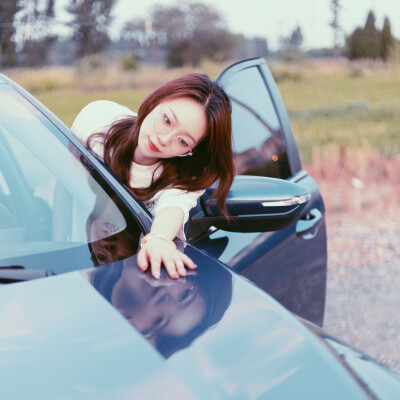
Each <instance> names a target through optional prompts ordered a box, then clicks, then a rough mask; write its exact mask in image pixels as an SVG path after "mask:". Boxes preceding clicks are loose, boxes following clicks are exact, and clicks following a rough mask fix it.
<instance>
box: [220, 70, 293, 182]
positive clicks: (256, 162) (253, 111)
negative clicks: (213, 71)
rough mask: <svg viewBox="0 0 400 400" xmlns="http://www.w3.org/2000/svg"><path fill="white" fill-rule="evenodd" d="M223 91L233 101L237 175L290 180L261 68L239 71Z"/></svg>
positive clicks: (276, 118) (227, 82)
mask: <svg viewBox="0 0 400 400" xmlns="http://www.w3.org/2000/svg"><path fill="white" fill-rule="evenodd" d="M224 88H225V90H226V92H227V93H228V95H229V97H230V99H231V101H232V133H233V150H234V153H235V166H236V174H241V175H258V176H270V177H274V178H282V179H286V178H288V177H290V167H289V163H288V158H287V149H286V143H285V139H284V134H283V131H282V129H281V125H280V122H279V119H278V116H277V113H276V111H275V107H274V104H273V102H272V100H271V96H270V94H269V92H268V90H267V87H266V85H265V82H264V80H263V78H262V76H261V75H260V72H259V70H258V68H256V67H251V68H246V69H244V70H241V71H239V72H237V73H236V74H234V75H233V76H232V77H231V78H230V79H228V81H226V82H225V83H224Z"/></svg>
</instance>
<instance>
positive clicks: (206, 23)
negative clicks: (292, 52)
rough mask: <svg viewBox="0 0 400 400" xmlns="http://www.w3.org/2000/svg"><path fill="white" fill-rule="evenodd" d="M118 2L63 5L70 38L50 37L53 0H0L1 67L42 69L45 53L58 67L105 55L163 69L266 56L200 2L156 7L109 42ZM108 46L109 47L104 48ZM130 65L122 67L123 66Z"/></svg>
mask: <svg viewBox="0 0 400 400" xmlns="http://www.w3.org/2000/svg"><path fill="white" fill-rule="evenodd" d="M116 3H117V0H68V2H67V4H66V6H65V11H66V12H67V13H68V15H69V16H70V20H69V22H66V23H65V24H64V25H65V26H64V27H66V28H68V30H69V32H70V33H69V35H67V36H65V35H64V36H60V35H57V34H56V33H54V32H55V31H56V30H55V29H53V28H54V27H55V26H59V23H58V22H57V20H56V15H55V0H1V2H0V66H3V67H4V66H5V67H11V66H15V65H29V66H35V65H43V64H44V63H46V61H47V59H48V57H49V53H52V54H53V55H54V54H56V57H57V58H58V60H61V62H62V63H68V62H72V61H74V60H79V59H82V58H83V57H85V56H90V55H93V54H97V53H101V52H104V51H107V49H108V51H110V47H112V48H113V51H119V52H120V53H129V54H130V57H131V65H134V60H135V61H137V62H165V63H166V64H167V65H168V66H180V65H186V64H191V65H196V64H198V63H199V62H200V60H201V59H202V58H211V59H214V60H217V61H220V60H224V59H227V58H244V57H250V56H259V57H265V56H267V55H268V44H267V41H266V39H265V38H260V37H253V38H246V37H245V36H244V35H242V34H234V33H232V32H231V31H230V30H229V29H228V26H227V24H226V22H225V20H224V19H223V17H222V16H221V14H220V12H219V11H218V10H217V9H215V8H214V7H212V6H210V5H206V4H204V3H202V2H201V1H195V0H194V1H186V2H179V3H176V4H175V5H171V6H165V5H161V4H157V5H155V6H153V7H152V8H151V9H150V10H149V16H148V17H146V18H136V19H133V20H131V21H129V22H127V23H126V24H125V25H124V26H123V28H122V30H121V33H120V37H119V38H118V39H114V41H113V42H112V41H111V38H110V25H111V22H112V19H113V17H112V13H113V11H114V8H115V5H116ZM111 43H112V46H109V45H110V44H111ZM128 64H129V63H127V65H128Z"/></svg>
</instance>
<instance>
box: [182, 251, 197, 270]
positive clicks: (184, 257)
mask: <svg viewBox="0 0 400 400" xmlns="http://www.w3.org/2000/svg"><path fill="white" fill-rule="evenodd" d="M182 261H183V262H184V264H185V265H186V266H187V267H188V268H189V269H196V268H197V265H196V264H195V263H194V262H193V261H192V259H191V258H189V257H188V256H187V255H186V254H183V253H182Z"/></svg>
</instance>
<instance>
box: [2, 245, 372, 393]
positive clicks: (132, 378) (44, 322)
mask: <svg viewBox="0 0 400 400" xmlns="http://www.w3.org/2000/svg"><path fill="white" fill-rule="evenodd" d="M188 254H190V255H191V256H192V257H193V258H194V259H195V260H196V262H197V263H199V265H201V267H199V269H198V271H197V272H196V273H195V274H193V275H192V276H191V279H192V281H193V282H194V283H195V284H196V283H198V284H199V285H207V284H208V286H209V287H208V290H216V289H218V287H219V286H220V287H224V286H225V285H226V284H228V285H231V286H232V291H231V298H230V301H229V303H228V304H227V309H226V310H225V312H224V313H223V316H222V317H221V318H220V320H219V321H218V322H217V323H216V324H214V325H212V326H207V327H206V329H203V328H204V327H203V328H202V329H201V333H200V334H198V335H197V336H196V337H195V338H194V339H193V338H191V341H190V343H189V344H188V345H187V346H186V347H183V348H180V349H178V350H176V351H173V352H170V351H169V350H168V347H167V348H165V347H163V346H162V344H160V343H159V344H157V345H156V346H155V345H154V343H152V345H153V346H155V348H154V347H152V346H151V345H150V341H149V342H147V341H146V340H145V339H144V337H143V336H142V335H141V334H140V333H139V332H138V331H137V330H136V329H134V328H133V327H132V326H131V325H129V324H128V323H127V321H126V320H125V319H124V318H122V317H121V315H120V314H119V313H118V312H117V311H116V309H115V308H113V307H111V306H110V304H109V303H107V302H106V301H105V300H104V298H103V297H102V296H100V295H99V293H98V292H96V291H95V290H93V288H92V287H91V286H90V285H89V284H88V282H89V283H91V284H93V285H95V286H96V283H95V281H96V275H97V274H100V275H102V274H104V273H105V271H106V270H107V271H106V273H107V275H108V277H110V274H112V273H113V272H116V274H117V276H118V279H117V280H116V281H115V283H114V285H113V287H112V288H111V292H112V293H113V292H114V293H113V295H111V299H114V301H116V300H115V299H118V301H119V307H120V309H119V311H120V312H126V309H124V305H123V302H121V298H120V296H118V294H116V293H115V291H117V292H118V291H120V290H121V279H122V280H125V279H128V281H127V282H125V284H127V285H131V284H132V282H135V280H136V279H138V280H139V281H140V285H141V290H140V292H135V294H136V295H137V298H136V300H137V301H139V302H141V301H146V302H149V303H151V302H152V299H153V298H154V296H156V295H157V294H156V293H158V291H159V290H160V288H162V289H163V290H164V289H166V290H170V291H172V290H174V287H179V286H180V284H181V282H177V281H172V280H170V279H169V278H167V277H162V281H161V282H158V281H155V280H154V279H152V278H151V277H149V276H148V275H146V278H145V279H144V278H143V275H144V274H142V273H141V272H140V271H139V269H138V267H137V265H136V258H135V257H131V258H129V259H127V260H124V261H122V262H119V263H114V264H112V265H110V266H107V267H105V266H103V267H100V268H92V269H90V270H85V271H82V272H73V273H68V274H63V275H60V276H56V277H51V278H46V279H41V280H35V281H31V282H24V283H18V284H13V285H9V286H5V287H4V286H3V287H2V290H1V291H0V304H1V306H0V320H1V321H2V322H3V323H5V324H6V325H5V326H6V327H3V329H2V330H1V343H2V345H1V349H2V357H1V359H2V362H1V364H0V365H1V371H0V376H1V378H0V382H1V386H2V394H7V396H6V398H8V399H20V398H21V399H22V398H24V395H25V396H26V393H31V394H34V395H35V398H41V399H47V398H49V399H50V398H64V396H65V397H73V398H85V399H86V398H89V399H90V398H105V399H106V398H123V397H125V396H126V397H129V396H131V397H135V398H138V397H141V396H143V397H144V398H146V397H147V396H146V394H147V395H148V397H151V398H154V395H157V394H158V395H160V396H161V397H160V398H170V397H169V396H173V395H174V396H176V395H178V396H179V398H189V399H190V398H198V399H204V398H207V399H219V398H237V399H240V398H264V396H265V398H268V399H282V398H294V397H297V398H307V399H321V398H324V399H326V400H329V399H337V398H351V399H366V398H368V397H367V395H366V393H365V391H364V390H363V389H362V387H361V386H360V385H359V384H358V383H357V382H356V381H354V380H353V379H352V377H351V376H350V375H349V374H348V373H347V371H346V369H345V368H343V366H342V365H341V364H340V362H339V361H338V360H337V359H335V358H334V357H332V355H331V354H330V353H329V351H328V350H327V349H326V347H325V346H324V345H323V344H322V342H320V341H318V340H317V339H316V338H315V337H314V336H313V334H312V333H311V332H310V331H308V330H307V329H306V328H305V327H304V325H302V324H301V323H300V322H299V321H297V320H296V319H295V318H294V317H293V316H292V315H291V314H290V313H289V312H288V311H287V310H285V309H284V308H283V307H282V306H280V305H279V304H278V303H277V302H276V301H274V300H273V299H272V298H270V297H269V296H268V295H267V294H265V293H264V292H262V291H261V290H259V289H257V288H255V287H254V286H253V285H252V284H250V283H249V282H246V281H245V280H243V279H242V278H240V277H237V276H235V275H234V274H233V273H232V272H230V271H229V270H227V269H226V268H225V267H223V266H222V265H219V264H218V263H213V262H210V261H209V259H208V257H207V256H206V255H205V254H201V253H200V252H198V251H197V250H196V249H193V248H189V249H188ZM213 269H214V270H215V269H217V270H219V274H218V280H217V282H216V283H217V285H214V283H215V282H214V283H213V282H211V280H210V279H209V277H213V272H212V270H213ZM121 270H122V272H121ZM125 273H126V275H125ZM214 277H215V276H214ZM132 278H133V279H132ZM111 280H113V279H112V278H111ZM96 289H97V290H98V291H100V293H102V294H103V295H105V292H104V288H103V289H99V287H96ZM149 289H150V291H152V294H151V295H150V296H149V295H148V293H149ZM107 290H108V289H106V292H107ZM114 295H115V296H114ZM125 296H126V300H127V301H128V304H131V302H132V297H131V296H132V293H130V294H129V295H127V293H126V292H125ZM124 310H125V311H124ZM131 311H132V310H131ZM175 311H176V312H179V310H175ZM125 317H126V315H125ZM130 317H131V319H130V322H131V323H132V325H136V326H137V327H139V326H140V323H141V320H142V318H143V316H142V315H140V312H138V314H137V315H136V316H135V315H133V314H131V316H130ZM142 334H143V332H142ZM156 349H157V350H158V352H157V351H156ZM166 353H167V354H166ZM316 374H317V376H318V379H316ZM44 376H45V377H46V380H45V381H44V379H43V377H44ZM21 381H22V382H23V383H24V384H23V385H21V384H20V382H21ZM150 394H151V395H150Z"/></svg>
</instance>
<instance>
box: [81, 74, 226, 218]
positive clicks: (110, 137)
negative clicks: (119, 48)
mask: <svg viewBox="0 0 400 400" xmlns="http://www.w3.org/2000/svg"><path fill="white" fill-rule="evenodd" d="M179 97H188V98H191V99H193V100H195V101H197V102H198V103H199V104H201V105H202V107H203V110H204V113H205V115H206V119H207V129H206V135H205V137H204V138H203V140H202V141H201V142H200V143H199V144H198V145H197V146H196V148H195V149H194V152H193V155H192V156H190V157H174V158H168V159H160V162H161V163H162V165H163V170H162V173H161V175H160V176H159V178H158V179H156V180H154V181H153V182H152V183H151V185H150V186H149V187H148V188H142V189H138V188H132V187H131V188H130V189H131V190H132V192H133V193H134V194H135V195H136V196H137V197H138V198H139V199H140V200H144V201H146V200H149V199H151V198H152V197H153V196H154V195H155V194H156V193H157V192H158V191H159V190H161V189H164V188H166V187H168V186H172V187H174V188H178V189H183V190H188V191H195V190H201V189H207V188H208V187H210V186H211V185H212V184H213V183H214V182H217V181H218V182H217V184H216V188H215V190H214V193H213V196H212V198H213V199H216V201H217V206H218V209H219V210H220V211H221V212H223V213H224V214H225V213H226V208H225V199H226V196H227V194H228V191H229V188H230V186H231V184H232V181H233V177H234V164H233V155H232V132H231V131H232V128H231V103H230V100H229V98H228V96H227V95H226V93H225V91H224V90H223V88H222V87H221V86H220V85H219V84H218V83H215V82H213V81H212V80H211V79H210V78H209V77H208V76H207V75H205V74H198V73H192V74H187V75H185V76H183V77H180V78H177V79H174V80H172V81H170V82H167V83H166V84H164V85H162V86H161V87H159V88H158V89H156V90H155V91H154V92H152V93H151V94H150V95H148V96H147V97H146V99H145V100H144V101H143V103H142V104H141V106H140V107H139V110H138V114H137V117H127V118H124V119H121V120H118V121H116V122H115V123H113V124H112V125H111V127H110V128H109V130H108V131H106V132H101V133H95V134H93V135H91V136H90V137H89V139H88V141H87V145H88V147H89V148H90V147H91V146H90V145H91V141H92V139H94V138H95V137H98V136H103V137H104V162H105V163H106V165H107V166H108V167H109V168H110V169H111V171H112V172H113V173H114V174H115V175H116V176H117V177H118V178H119V179H120V180H121V181H122V182H123V183H124V184H126V185H128V186H129V174H130V168H131V162H132V160H133V154H134V151H135V148H136V146H137V144H138V137H139V131H140V127H141V125H142V123H143V120H144V119H145V118H146V116H147V115H148V114H149V113H150V112H151V111H152V110H153V109H154V108H155V107H156V106H157V105H158V104H159V103H161V102H164V101H166V100H171V99H175V98H179Z"/></svg>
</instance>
